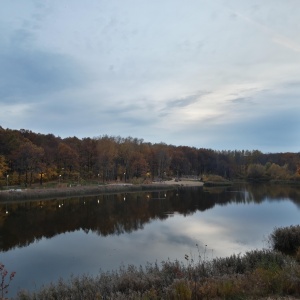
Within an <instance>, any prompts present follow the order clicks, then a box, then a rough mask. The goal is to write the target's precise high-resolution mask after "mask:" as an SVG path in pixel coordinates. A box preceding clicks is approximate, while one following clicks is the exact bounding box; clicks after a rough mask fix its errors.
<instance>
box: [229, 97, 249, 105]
mask: <svg viewBox="0 0 300 300" xmlns="http://www.w3.org/2000/svg"><path fill="white" fill-rule="evenodd" d="M230 102H231V103H234V104H245V103H247V104H248V103H253V101H252V99H251V98H250V97H238V98H235V99H232V100H230Z"/></svg>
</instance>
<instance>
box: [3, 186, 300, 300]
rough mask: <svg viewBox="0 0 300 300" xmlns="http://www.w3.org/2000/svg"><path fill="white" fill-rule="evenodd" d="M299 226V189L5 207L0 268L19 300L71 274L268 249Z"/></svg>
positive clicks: (203, 191) (197, 191) (180, 192)
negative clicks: (285, 229)
mask: <svg viewBox="0 0 300 300" xmlns="http://www.w3.org/2000/svg"><path fill="white" fill-rule="evenodd" d="M299 220H300V187H290V186H276V185H239V186H232V187H230V188H205V187H198V188H178V189H177V190H172V191H165V192H164V191H160V192H149V193H148V192H139V193H122V194H109V195H99V196H96V197H95V196H93V197H79V198H70V199H55V200H47V201H31V202H30V201H29V202H12V203H2V204H0V262H2V263H3V264H4V265H5V266H6V268H7V269H8V271H16V273H17V274H16V277H15V278H14V280H13V281H12V283H11V286H10V288H9V292H10V294H9V295H8V296H13V295H15V294H16V292H17V291H18V290H19V289H28V290H33V289H36V288H39V287H40V286H41V285H42V284H48V283H49V282H51V281H57V280H58V279H59V278H60V277H63V278H68V277H69V276H70V275H71V274H74V275H80V274H90V275H96V274H99V272H100V271H109V270H117V269H118V268H119V267H120V266H127V265H128V264H134V265H136V266H139V265H145V264H147V262H149V263H155V262H158V263H161V262H162V261H165V260H168V259H170V260H171V261H173V260H175V259H178V260H179V261H183V262H184V261H185V259H184V256H185V255H186V254H187V255H189V256H190V257H191V256H192V257H194V258H195V259H196V258H197V259H198V255H199V254H200V255H201V258H202V259H205V260H208V259H212V258H215V257H224V256H229V255H231V254H234V253H235V254H239V253H241V254H243V253H245V252H246V251H249V250H251V249H261V248H267V247H268V242H267V238H268V236H269V234H270V233H271V232H272V231H273V229H274V228H275V227H281V226H290V225H296V224H299V223H300V221H299ZM196 245H197V246H196Z"/></svg>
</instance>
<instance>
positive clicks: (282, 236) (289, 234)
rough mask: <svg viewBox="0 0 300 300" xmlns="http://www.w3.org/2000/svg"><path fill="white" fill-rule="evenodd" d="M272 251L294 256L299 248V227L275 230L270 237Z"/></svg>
mask: <svg viewBox="0 0 300 300" xmlns="http://www.w3.org/2000/svg"><path fill="white" fill-rule="evenodd" d="M270 242H271V245H272V247H273V249H274V250H278V251H281V252H283V253H286V254H296V251H297V250H298V249H299V247H300V225H296V226H289V227H282V228H275V230H274V231H273V233H272V234H271V236H270Z"/></svg>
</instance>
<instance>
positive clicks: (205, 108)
mask: <svg viewBox="0 0 300 300" xmlns="http://www.w3.org/2000/svg"><path fill="white" fill-rule="evenodd" d="M299 20H300V1H299V0H285V1H282V0H264V1H261V0H251V1H246V0H213V1H212V0H188V1H182V0H164V1H161V0H151V1H149V0H87V1H82V0H72V1H70V0H43V1H38V0H26V1H23V0H2V1H1V10H0V126H2V127H3V128H10V129H17V130H19V129H28V130H32V131H33V132H37V133H43V134H48V133H52V134H54V135H55V136H60V137H62V138H65V137H70V136H71V137H72V136H76V137H78V138H85V137H91V138H93V137H99V136H103V135H109V136H121V137H128V136H131V137H134V138H139V139H143V140H144V141H145V142H150V143H160V142H164V143H166V144H172V145H176V146H179V145H184V146H191V147H196V148H210V149H213V150H243V149H244V150H254V149H257V150H260V151H262V152H264V153H269V152H271V153H276V152H299V151H300V139H299V134H298V133H299V130H300V118H299V113H300V101H299V98H300V34H299V32H300V22H299Z"/></svg>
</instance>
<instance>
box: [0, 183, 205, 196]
mask: <svg viewBox="0 0 300 300" xmlns="http://www.w3.org/2000/svg"><path fill="white" fill-rule="evenodd" d="M192 186H203V183H202V182H200V181H197V180H182V181H175V179H173V180H168V181H162V182H153V183H150V184H130V183H109V184H103V185H73V186H63V185H61V186H58V187H53V188H28V189H9V190H4V191H0V201H1V202H5V201H16V200H17V201H18V200H41V199H53V198H67V197H76V196H93V195H99V194H106V193H122V192H139V191H155V190H171V189H175V188H178V187H192Z"/></svg>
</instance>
